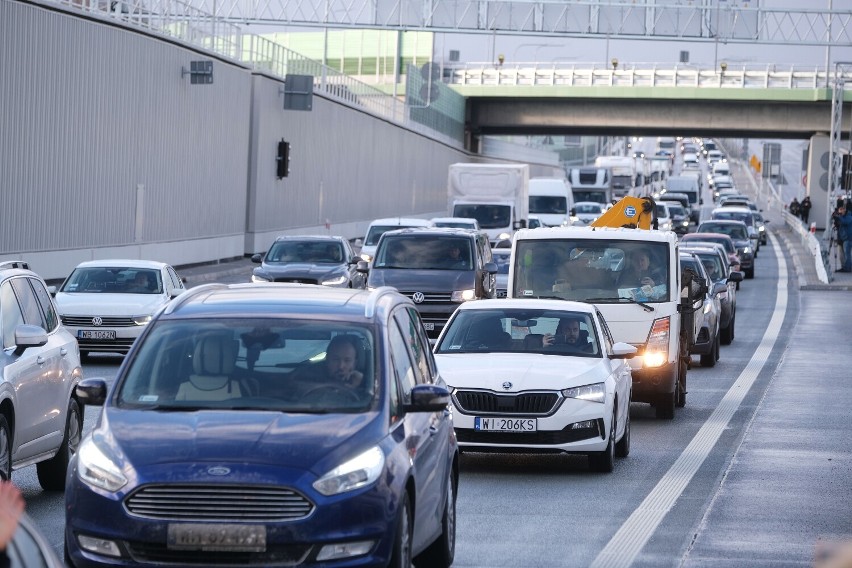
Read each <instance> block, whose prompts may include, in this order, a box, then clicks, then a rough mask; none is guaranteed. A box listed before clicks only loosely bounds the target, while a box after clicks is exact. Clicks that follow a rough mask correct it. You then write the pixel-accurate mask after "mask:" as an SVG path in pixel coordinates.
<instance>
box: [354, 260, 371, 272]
mask: <svg viewBox="0 0 852 568" xmlns="http://www.w3.org/2000/svg"><path fill="white" fill-rule="evenodd" d="M355 270H357V271H358V272H363V273H364V274H366V273H368V272H370V263H369V262H367V261H366V260H359V261H358V263H357V264H356V265H355Z"/></svg>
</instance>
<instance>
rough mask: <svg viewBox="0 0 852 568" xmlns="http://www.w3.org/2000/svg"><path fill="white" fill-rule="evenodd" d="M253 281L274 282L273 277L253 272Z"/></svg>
mask: <svg viewBox="0 0 852 568" xmlns="http://www.w3.org/2000/svg"><path fill="white" fill-rule="evenodd" d="M251 281H252V282H272V280H271V279H269V278H267V277H265V276H261V275H259V274H252V275H251Z"/></svg>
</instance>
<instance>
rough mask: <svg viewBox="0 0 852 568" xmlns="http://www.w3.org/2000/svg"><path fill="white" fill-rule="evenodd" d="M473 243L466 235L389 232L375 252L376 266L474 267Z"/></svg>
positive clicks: (439, 268)
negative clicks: (395, 233)
mask: <svg viewBox="0 0 852 568" xmlns="http://www.w3.org/2000/svg"><path fill="white" fill-rule="evenodd" d="M472 244H473V243H472V240H471V239H470V238H465V237H438V236H433V235H428V234H421V235H393V236H391V235H388V236H387V237H385V238H384V239H382V242H381V243H380V245H379V249H378V250H377V251H376V259H375V261H373V268H407V269H411V268H414V269H419V270H471V267H472V259H473V251H472V250H471V245H472Z"/></svg>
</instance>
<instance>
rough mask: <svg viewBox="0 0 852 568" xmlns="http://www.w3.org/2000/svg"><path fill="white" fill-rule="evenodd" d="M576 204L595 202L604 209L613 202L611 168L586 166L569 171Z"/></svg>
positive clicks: (569, 179)
mask: <svg viewBox="0 0 852 568" xmlns="http://www.w3.org/2000/svg"><path fill="white" fill-rule="evenodd" d="M568 181H569V182H570V184H571V193H572V194H573V195H574V203H580V202H581V201H593V202H595V203H600V204H601V205H603V206H604V207H605V206H607V205H609V204H610V203H611V202H612V172H610V171H609V168H596V167H593V166H585V167H582V168H571V169H570V170H568Z"/></svg>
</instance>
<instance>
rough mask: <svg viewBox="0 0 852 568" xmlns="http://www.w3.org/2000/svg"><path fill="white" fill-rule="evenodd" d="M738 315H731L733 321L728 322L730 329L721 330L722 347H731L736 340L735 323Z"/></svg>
mask: <svg viewBox="0 0 852 568" xmlns="http://www.w3.org/2000/svg"><path fill="white" fill-rule="evenodd" d="M736 317H737V316H736V315H734V314H731V321H729V322H728V327H723V328H722V329H721V330H719V341H720V342H721V343H722V345H730V344H731V342H732V341H733V340H734V322H735V321H736Z"/></svg>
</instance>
